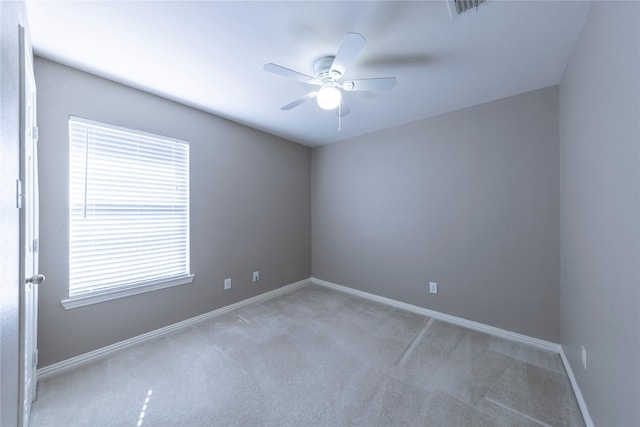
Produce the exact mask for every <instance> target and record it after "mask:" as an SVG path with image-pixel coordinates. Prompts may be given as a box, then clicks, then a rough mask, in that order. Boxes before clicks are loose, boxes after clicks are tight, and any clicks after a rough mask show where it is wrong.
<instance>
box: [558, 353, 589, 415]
mask: <svg viewBox="0 0 640 427" xmlns="http://www.w3.org/2000/svg"><path fill="white" fill-rule="evenodd" d="M560 358H561V359H562V364H563V365H564V369H565V371H567V375H568V376H569V381H570V382H571V388H573V394H575V396H576V400H577V401H578V406H579V407H580V412H582V418H583V419H584V423H585V424H586V426H587V427H594V424H593V420H592V419H591V415H589V410H588V409H587V403H586V402H585V401H584V397H582V392H581V391H580V387H578V382H577V381H576V377H575V376H574V375H573V369H571V365H570V364H569V359H567V356H566V355H565V354H564V349H563V348H562V346H561V347H560Z"/></svg>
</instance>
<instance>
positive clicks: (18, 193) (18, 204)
mask: <svg viewBox="0 0 640 427" xmlns="http://www.w3.org/2000/svg"><path fill="white" fill-rule="evenodd" d="M16 208H18V209H22V181H20V180H19V179H17V180H16Z"/></svg>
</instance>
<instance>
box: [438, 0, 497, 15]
mask: <svg viewBox="0 0 640 427" xmlns="http://www.w3.org/2000/svg"><path fill="white" fill-rule="evenodd" d="M485 1H487V0H447V6H449V13H450V14H451V19H453V18H455V17H457V16H458V15H460V14H462V13H464V12H465V11H467V10H469V9H477V8H478V6H479V5H480V4H481V3H484V2H485Z"/></svg>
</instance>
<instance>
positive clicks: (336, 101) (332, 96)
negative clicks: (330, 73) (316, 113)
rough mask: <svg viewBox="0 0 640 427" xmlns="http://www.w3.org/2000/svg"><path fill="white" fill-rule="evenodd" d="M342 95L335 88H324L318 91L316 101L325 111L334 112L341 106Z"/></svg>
mask: <svg viewBox="0 0 640 427" xmlns="http://www.w3.org/2000/svg"><path fill="white" fill-rule="evenodd" d="M341 100H342V93H341V92H340V90H338V88H336V87H334V86H324V87H322V88H321V89H320V90H319V91H318V95H317V96H316V101H317V102H318V106H319V107H320V108H322V109H323V110H334V109H336V108H338V105H340V101H341Z"/></svg>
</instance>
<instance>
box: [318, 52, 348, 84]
mask: <svg viewBox="0 0 640 427" xmlns="http://www.w3.org/2000/svg"><path fill="white" fill-rule="evenodd" d="M334 59H335V56H324V57H322V58H319V59H317V60H316V62H315V63H314V64H313V70H314V71H315V73H316V76H315V79H316V80H317V81H318V82H319V83H321V84H322V86H325V85H327V86H328V85H331V86H335V85H336V80H338V79H339V78H340V77H341V76H342V74H340V72H339V71H337V70H333V71H331V65H332V64H333V60H334Z"/></svg>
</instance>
